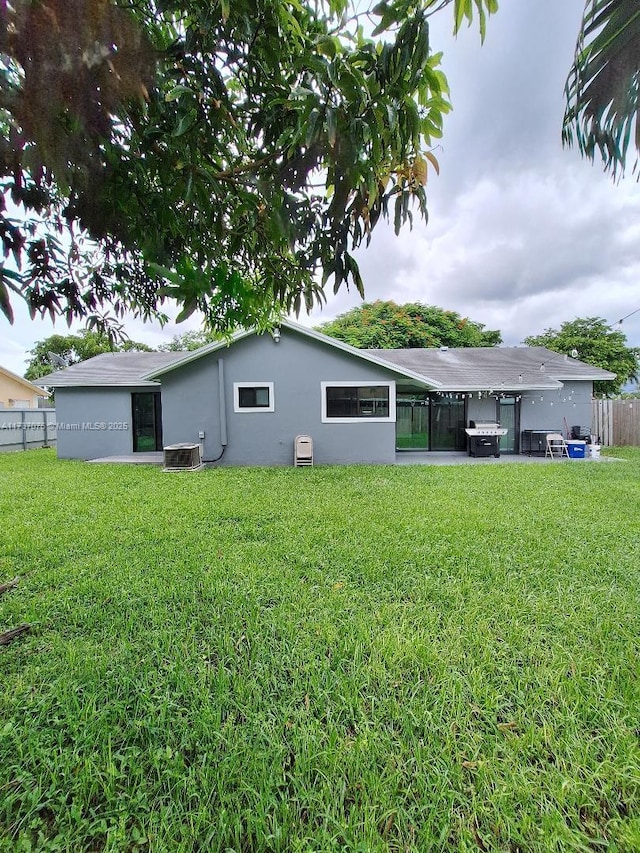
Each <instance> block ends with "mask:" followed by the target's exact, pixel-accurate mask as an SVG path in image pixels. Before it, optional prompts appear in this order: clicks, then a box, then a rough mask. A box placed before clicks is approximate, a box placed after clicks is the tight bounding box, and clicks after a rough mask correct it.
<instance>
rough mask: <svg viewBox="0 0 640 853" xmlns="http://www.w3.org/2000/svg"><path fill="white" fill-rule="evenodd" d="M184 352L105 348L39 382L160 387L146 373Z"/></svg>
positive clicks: (68, 385)
mask: <svg viewBox="0 0 640 853" xmlns="http://www.w3.org/2000/svg"><path fill="white" fill-rule="evenodd" d="M183 356H184V353H183V352H105V353H102V355H96V356H94V357H93V358H89V359H87V360H86V361H80V362H78V364H72V365H71V367H65V368H64V369H63V370H56V371H55V372H54V373H49V374H48V375H47V376H41V377H40V379H38V380H37V382H38V385H47V386H51V387H53V388H73V387H92V386H99V387H122V386H130V385H142V386H145V385H149V386H152V387H157V386H158V383H157V382H152V381H149V380H147V379H144V378H143V377H144V376H145V375H146V374H147V373H149V372H150V371H153V370H157V369H158V368H161V367H164V366H166V365H168V364H171V363H172V362H174V361H178V360H179V359H181V358H182V357H183Z"/></svg>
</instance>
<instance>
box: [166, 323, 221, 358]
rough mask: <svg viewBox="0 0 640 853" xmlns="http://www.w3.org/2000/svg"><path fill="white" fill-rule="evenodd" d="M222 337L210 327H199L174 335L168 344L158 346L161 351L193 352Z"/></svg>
mask: <svg viewBox="0 0 640 853" xmlns="http://www.w3.org/2000/svg"><path fill="white" fill-rule="evenodd" d="M219 339H220V335H219V334H216V333H215V332H212V331H210V330H208V329H197V330H195V331H191V332H183V334H181V335H174V336H173V337H172V338H171V340H170V341H168V342H167V343H166V344H161V345H160V346H159V347H158V350H159V351H160V352H191V351H193V350H197V349H200V347H204V346H206V345H207V344H211V343H213V342H214V341H217V340H219Z"/></svg>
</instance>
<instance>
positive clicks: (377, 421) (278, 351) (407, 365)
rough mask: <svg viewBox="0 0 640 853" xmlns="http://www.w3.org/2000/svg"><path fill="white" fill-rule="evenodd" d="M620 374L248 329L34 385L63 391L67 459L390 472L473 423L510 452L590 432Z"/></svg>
mask: <svg viewBox="0 0 640 853" xmlns="http://www.w3.org/2000/svg"><path fill="white" fill-rule="evenodd" d="M611 378H613V374H611V373H608V372H607V371H604V370H600V369H599V368H594V367H591V366H590V365H587V364H584V363H582V362H580V361H578V360H577V359H573V358H569V357H567V356H563V355H558V354H557V353H554V352H551V351H549V350H546V349H544V348H542V347H495V348H482V349H446V348H442V349H409V350H357V349H354V348H353V347H350V346H349V345H347V344H344V343H342V342H341V341H337V340H335V339H333V338H329V337H327V336H325V335H322V334H320V333H318V332H315V331H313V330H311V329H307V328H305V327H303V326H300V325H297V324H294V323H290V322H284V323H283V324H282V326H281V328H280V329H279V330H278V333H276V334H274V335H271V334H268V333H266V334H262V335H258V334H255V333H254V332H250V331H249V332H240V333H238V334H236V335H235V336H234V337H233V338H232V340H231V342H230V343H227V342H223V343H215V344H210V345H208V346H205V347H202V348H201V349H199V350H196V351H195V352H187V353H145V352H142V353H137V352H135V353H133V352H132V353H108V354H104V355H99V356H96V357H95V358H92V359H89V360H88V361H85V362H82V363H80V364H76V365H73V366H72V367H69V368H66V369H65V370H59V371H56V372H55V373H52V374H49V375H48V376H45V377H42V378H41V379H40V380H38V384H39V385H41V386H50V387H54V388H55V393H56V412H57V421H58V439H57V447H58V455H59V456H60V457H61V458H67V459H93V458H97V457H105V456H121V455H128V454H131V453H136V452H143V451H156V450H161V449H162V448H163V447H166V446H167V445H172V444H177V443H183V442H184V443H194V444H199V445H200V446H201V450H202V457H203V459H204V461H210V462H214V461H215V462H217V464H220V465H291V464H292V461H293V445H294V439H295V437H296V436H297V435H300V434H306V435H310V436H311V437H312V439H313V446H314V461H315V463H316V464H343V463H392V462H394V461H395V459H396V451H397V450H423V451H427V450H428V451H438V450H464V449H465V448H466V446H467V445H466V442H467V436H466V434H465V432H464V429H465V427H466V426H468V423H469V421H470V420H475V421H499V422H500V423H501V424H502V426H503V427H506V428H507V430H508V432H507V434H506V435H505V436H504V437H503V438H502V439H501V442H500V450H501V452H503V453H518V452H521V450H522V451H523V452H524V451H525V450H528V449H529V448H524V447H522V439H523V436H524V437H526V434H527V432H530V431H535V430H538V431H542V432H544V431H548V432H554V431H558V432H566V429H567V425H571V426H572V425H582V426H586V427H590V424H591V397H592V388H593V381H594V380H598V379H600V380H603V379H611Z"/></svg>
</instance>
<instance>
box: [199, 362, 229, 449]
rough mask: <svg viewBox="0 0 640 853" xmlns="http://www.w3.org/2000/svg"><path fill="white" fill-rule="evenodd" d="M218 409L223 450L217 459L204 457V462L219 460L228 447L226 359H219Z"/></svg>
mask: <svg viewBox="0 0 640 853" xmlns="http://www.w3.org/2000/svg"><path fill="white" fill-rule="evenodd" d="M218 409H219V411H220V444H221V445H222V451H221V452H220V455H219V456H216V458H215V459H203V460H202V461H203V462H207V463H210V462H218V461H219V460H220V459H222V457H223V456H224V452H225V450H226V449H227V407H226V402H225V394H224V361H223V360H222V359H221V358H219V359H218Z"/></svg>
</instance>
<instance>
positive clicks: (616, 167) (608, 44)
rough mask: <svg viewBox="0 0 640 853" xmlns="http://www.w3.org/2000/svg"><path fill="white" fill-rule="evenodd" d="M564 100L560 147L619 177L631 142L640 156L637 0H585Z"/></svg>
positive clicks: (639, 14) (639, 13)
mask: <svg viewBox="0 0 640 853" xmlns="http://www.w3.org/2000/svg"><path fill="white" fill-rule="evenodd" d="M565 96H566V101H567V104H566V111H565V115H564V121H563V125H562V141H563V144H564V145H568V146H571V145H573V143H574V141H576V142H577V145H578V148H579V150H580V152H581V153H582V154H583V155H584V156H586V157H588V158H589V159H590V160H593V159H594V157H595V154H596V151H599V152H600V156H601V157H602V160H603V163H604V168H605V171H610V172H611V173H612V175H614V176H616V175H617V174H619V173H621V172H623V171H624V168H625V163H626V157H627V151H628V147H629V143H630V142H631V139H632V138H633V145H634V147H635V149H636V154H637V155H640V0H586V3H585V10H584V15H583V19H582V27H581V30H580V35H579V37H578V42H577V45H576V53H575V58H574V62H573V65H572V67H571V70H570V72H569V76H568V78H567V82H566V85H565ZM637 166H638V156H636V162H635V165H634V170H635V169H636V167H637ZM639 178H640V173H639Z"/></svg>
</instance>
